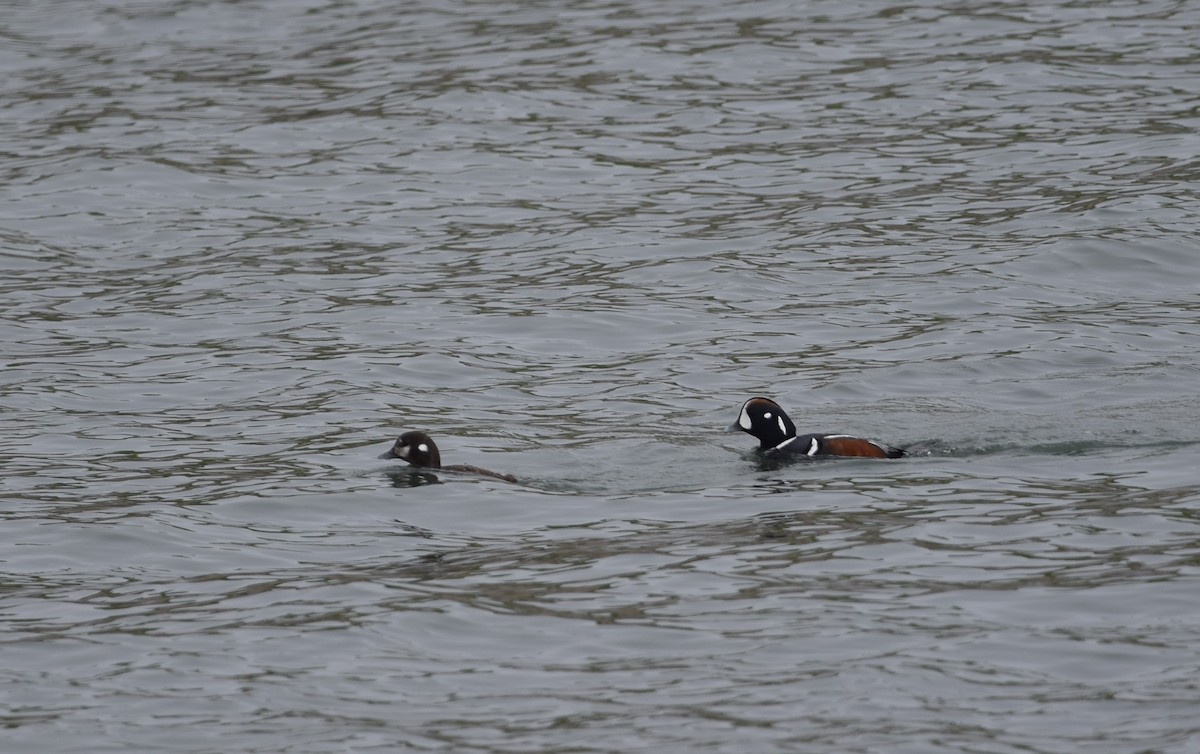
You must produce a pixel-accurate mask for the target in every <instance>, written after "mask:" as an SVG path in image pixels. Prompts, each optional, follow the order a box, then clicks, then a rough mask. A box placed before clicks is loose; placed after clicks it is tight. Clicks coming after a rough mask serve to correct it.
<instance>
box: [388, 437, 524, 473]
mask: <svg viewBox="0 0 1200 754" xmlns="http://www.w3.org/2000/svg"><path fill="white" fill-rule="evenodd" d="M379 457H380V458H401V459H403V460H405V461H408V462H409V463H411V464H412V465H413V466H417V467H419V468H422V469H439V470H441V471H461V472H463V473H466V474H479V475H481V476H490V477H494V478H496V479H503V480H504V481H506V482H515V481H517V478H516V477H515V476H513V475H511V474H501V473H499V472H496V471H488V470H487V469H481V468H479V467H478V466H466V465H461V464H459V465H454V466H443V465H442V455H441V453H439V452H438V446H437V445H436V444H434V442H433V438H432V437H430V436H429V435H427V434H425V433H424V432H418V431H416V430H414V431H412V432H405V433H404V434H402V435H400V437H399V439H397V440H396V444H395V445H393V446H392V447H391V448H390V449H389V450H388V451H387V452H386V453H384V454H383V455H381V456H379Z"/></svg>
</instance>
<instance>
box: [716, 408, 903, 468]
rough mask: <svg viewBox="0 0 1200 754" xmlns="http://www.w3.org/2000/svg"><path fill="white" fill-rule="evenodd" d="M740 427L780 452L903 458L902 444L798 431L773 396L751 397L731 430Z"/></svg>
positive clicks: (769, 450) (765, 448) (762, 446)
mask: <svg viewBox="0 0 1200 754" xmlns="http://www.w3.org/2000/svg"><path fill="white" fill-rule="evenodd" d="M739 429H740V430H741V431H743V432H746V433H748V434H751V435H754V436H755V437H757V438H758V442H759V445H758V448H757V451H758V452H759V453H763V454H770V455H771V456H772V457H779V456H785V455H786V456H860V457H865V458H901V457H902V456H904V454H905V453H904V450H903V449H902V448H893V447H892V446H890V445H884V444H883V443H881V442H875V441H874V440H864V439H863V438H861V437H851V436H850V435H797V434H796V425H795V424H792V420H791V419H789V418H788V415H787V414H785V413H784V412H783V409H782V408H780V407H779V404H778V403H776V402H775V401H773V400H771V399H770V398H751V399H750V400H748V401H746V402H745V403H743V404H742V411H741V413H739V414H738V418H737V421H736V422H734V423H733V424H732V425H730V427H729V431H730V432H733V431H734V430H739Z"/></svg>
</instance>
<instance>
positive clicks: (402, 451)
mask: <svg viewBox="0 0 1200 754" xmlns="http://www.w3.org/2000/svg"><path fill="white" fill-rule="evenodd" d="M396 455H398V456H400V457H401V458H403V459H404V460H406V461H407V460H408V446H407V445H401V446H400V450H397V451H396Z"/></svg>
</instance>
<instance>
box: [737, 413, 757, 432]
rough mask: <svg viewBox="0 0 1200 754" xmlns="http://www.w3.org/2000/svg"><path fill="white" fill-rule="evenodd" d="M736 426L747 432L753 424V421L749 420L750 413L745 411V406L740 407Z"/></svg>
mask: <svg viewBox="0 0 1200 754" xmlns="http://www.w3.org/2000/svg"><path fill="white" fill-rule="evenodd" d="M738 426H739V427H741V428H742V429H744V430H746V431H747V432H749V431H750V428H751V427H753V426H754V423H753V422H751V421H750V414H748V413H746V409H745V408H743V409H742V413H741V415H740V416H738Z"/></svg>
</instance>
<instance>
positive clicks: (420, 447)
mask: <svg viewBox="0 0 1200 754" xmlns="http://www.w3.org/2000/svg"><path fill="white" fill-rule="evenodd" d="M417 450H419V451H421V452H422V453H428V452H429V446H428V445H426V444H425V443H421V444H420V445H418V446H417Z"/></svg>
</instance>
